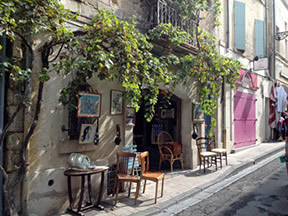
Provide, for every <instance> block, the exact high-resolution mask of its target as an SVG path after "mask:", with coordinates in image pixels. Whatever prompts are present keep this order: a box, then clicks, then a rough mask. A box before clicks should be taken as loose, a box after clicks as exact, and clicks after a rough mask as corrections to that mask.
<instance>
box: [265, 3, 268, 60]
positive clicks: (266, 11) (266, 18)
mask: <svg viewBox="0 0 288 216" xmlns="http://www.w3.org/2000/svg"><path fill="white" fill-rule="evenodd" d="M267 14H268V7H267V0H265V23H266V24H265V26H266V27H265V28H266V56H267V57H268V17H267Z"/></svg>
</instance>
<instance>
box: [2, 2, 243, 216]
mask: <svg viewBox="0 0 288 216" xmlns="http://www.w3.org/2000/svg"><path fill="white" fill-rule="evenodd" d="M207 2H208V1H205V0H197V1H196V0H194V1H188V0H177V1H175V4H176V7H178V9H179V11H180V12H181V13H180V15H181V16H182V18H183V19H193V20H198V18H199V13H200V12H201V11H208V10H210V8H212V7H210V6H209V4H208V3H207ZM214 5H215V6H214V8H215V15H216V16H215V17H216V19H215V20H214V21H215V24H217V20H218V18H217V17H218V16H219V13H220V1H219V0H215V2H214ZM0 15H1V16H0V17H1V18H0V30H1V35H6V37H7V39H8V40H9V41H10V42H11V44H14V45H15V49H16V48H17V49H19V50H21V52H22V53H28V54H24V57H23V56H21V55H19V56H13V58H9V59H5V61H4V63H3V64H2V65H1V66H2V67H4V69H5V71H6V72H9V75H10V78H11V79H12V80H13V81H15V82H20V83H22V85H23V86H24V87H23V97H22V98H21V100H19V104H18V106H17V108H16V111H15V113H13V115H12V117H11V118H10V119H9V122H8V123H7V124H6V126H5V128H4V130H3V131H2V133H1V134H0V143H2V141H3V140H4V138H5V135H6V133H7V131H8V128H9V126H10V125H11V123H12V121H13V120H15V118H16V116H17V114H18V113H19V112H20V110H21V109H22V108H23V107H24V106H25V105H27V104H29V102H31V103H32V101H30V100H29V92H30V90H31V88H32V87H31V77H32V73H36V75H37V77H38V79H39V87H38V93H37V95H38V98H37V102H36V104H35V107H36V108H35V115H34V117H33V120H32V121H31V126H30V127H29V129H28V130H27V133H26V134H27V136H26V137H25V138H24V141H23V143H22V149H21V161H20V163H19V164H17V165H15V167H16V168H15V169H16V171H17V173H16V174H15V175H13V179H10V177H9V176H8V174H7V173H6V171H5V170H4V168H3V167H2V166H0V169H1V171H2V173H3V176H4V196H5V208H6V209H5V213H7V215H17V214H18V212H17V210H16V208H15V205H14V201H13V196H12V189H13V188H14V187H15V186H16V185H17V184H18V183H19V182H21V181H22V180H23V176H24V173H25V171H26V158H25V152H26V149H27V146H28V143H29V140H30V138H31V136H32V134H33V133H34V130H35V128H36V126H37V122H38V119H39V113H40V108H41V101H42V92H43V88H44V82H45V81H48V80H49V78H50V77H49V72H51V71H52V70H55V71H56V72H57V73H64V74H66V75H68V74H71V73H74V75H75V76H74V75H73V80H72V81H71V82H70V83H69V84H68V86H67V87H66V88H64V89H63V90H62V91H61V97H60V101H61V102H63V104H67V105H69V109H75V101H74V103H73V101H71V100H69V98H68V96H69V95H70V94H75V93H76V92H77V89H78V87H79V86H83V85H89V84H88V83H89V80H90V79H94V78H97V79H99V80H110V81H111V80H118V81H119V82H120V83H121V85H122V86H123V88H124V89H125V94H124V96H125V98H126V99H127V100H128V101H129V103H130V104H131V105H132V106H134V107H135V108H136V110H139V107H140V106H141V102H142V101H143V100H142V99H143V98H144V101H145V107H146V110H145V118H146V119H147V120H148V121H150V120H151V119H152V117H153V115H154V112H155V111H154V107H155V104H156V103H157V100H158V95H159V87H160V85H161V86H167V88H168V89H169V90H170V91H173V89H174V88H175V87H176V86H177V85H178V84H180V83H184V84H185V83H186V82H187V81H188V80H189V79H191V78H192V79H195V80H196V81H198V83H199V92H200V93H199V95H200V100H201V106H202V108H203V110H204V111H205V113H207V114H210V115H211V114H212V113H213V111H214V109H215V107H216V105H217V104H216V102H217V101H216V99H217V96H218V93H219V85H220V84H221V82H222V81H223V77H226V79H227V82H228V83H229V84H230V85H231V86H232V87H233V86H234V85H235V79H236V78H237V76H238V74H237V71H238V68H239V62H237V61H235V60H233V59H229V58H226V57H223V56H220V55H219V54H218V52H217V46H216V45H215V38H213V37H211V36H210V35H209V34H206V33H205V32H201V31H199V30H197V38H196V39H197V44H198V54H197V55H186V56H183V57H179V56H175V55H173V52H172V51H173V47H176V46H178V45H180V44H182V43H185V41H187V40H192V39H194V38H193V37H194V36H193V35H194V34H193V32H183V31H182V30H181V29H179V28H175V27H173V26H171V25H169V24H163V25H159V26H157V27H156V28H155V29H153V30H152V31H150V32H149V33H148V34H147V35H145V34H141V33H139V32H138V31H137V29H136V28H135V23H134V22H126V21H120V20H118V19H117V18H116V17H115V16H114V15H113V14H111V13H110V12H107V11H101V10H99V11H98V13H97V15H96V16H95V18H94V19H93V20H92V21H91V24H90V25H87V26H85V27H84V30H83V31H82V30H81V31H80V32H78V33H77V34H76V33H75V32H71V30H70V29H69V28H67V26H66V24H67V22H66V21H67V20H71V19H75V18H76V16H75V15H74V14H72V13H71V12H70V11H69V10H65V9H64V6H63V5H62V4H60V3H59V1H58V0H50V1H40V0H2V1H1V3H0ZM200 19H201V17H200ZM218 21H219V20H218ZM218 24H219V23H218ZM194 30H195V29H194ZM41 34H42V35H44V34H45V35H49V38H48V39H47V38H46V39H47V40H48V41H49V42H47V43H44V45H43V47H42V48H40V49H39V50H37V51H36V50H35V46H34V45H35V44H36V42H35V40H34V39H35V37H38V35H41ZM163 37H164V39H166V40H167V42H168V43H169V46H170V48H169V49H170V52H169V55H166V56H161V57H156V56H154V55H153V54H152V49H153V44H152V41H153V40H154V39H157V38H158V39H159V38H163ZM38 42H39V41H38ZM17 43H19V44H17ZM57 45H59V47H60V50H61V54H60V55H59V56H60V58H59V62H58V63H56V64H55V65H54V69H51V68H50V69H49V61H48V57H49V56H50V55H51V53H53V50H52V49H53V48H55V46H57ZM64 45H65V46H64ZM0 48H1V47H0ZM55 50H56V49H55ZM38 51H39V53H40V54H41V60H42V62H41V63H42V68H41V69H40V70H39V69H38V68H33V64H34V53H35V52H37V53H38ZM39 53H38V54H39ZM57 57H58V55H56V56H55V59H57ZM25 61H26V62H27V65H25V64H23V62H25ZM171 68H173V70H172V69H171ZM144 89H145V90H144ZM32 105H33V104H32ZM14 176H15V178H14Z"/></svg>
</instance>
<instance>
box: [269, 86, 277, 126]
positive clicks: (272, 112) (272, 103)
mask: <svg viewBox="0 0 288 216" xmlns="http://www.w3.org/2000/svg"><path fill="white" fill-rule="evenodd" d="M269 102H270V115H269V125H270V126H271V128H275V127H276V113H275V110H276V108H275V106H276V102H277V100H276V99H275V97H274V88H273V87H272V88H271V93H270V101H269Z"/></svg>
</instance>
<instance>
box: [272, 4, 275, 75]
mask: <svg viewBox="0 0 288 216" xmlns="http://www.w3.org/2000/svg"><path fill="white" fill-rule="evenodd" d="M275 35H276V16H275V0H273V50H274V52H273V71H271V76H272V78H273V79H276V41H275Z"/></svg>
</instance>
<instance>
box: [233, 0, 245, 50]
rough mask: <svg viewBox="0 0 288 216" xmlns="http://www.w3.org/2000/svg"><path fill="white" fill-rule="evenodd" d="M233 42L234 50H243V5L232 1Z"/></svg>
mask: <svg viewBox="0 0 288 216" xmlns="http://www.w3.org/2000/svg"><path fill="white" fill-rule="evenodd" d="M234 41H235V48H236V49H238V50H243V51H244V50H245V4H244V3H242V2H238V1H234Z"/></svg>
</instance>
